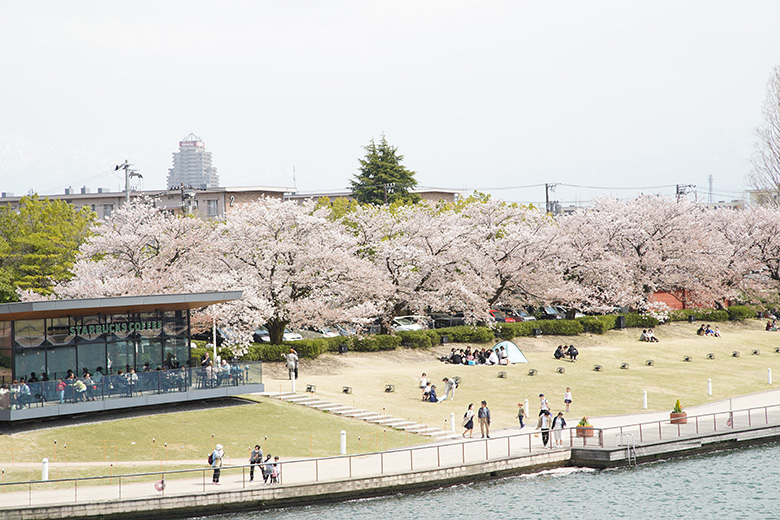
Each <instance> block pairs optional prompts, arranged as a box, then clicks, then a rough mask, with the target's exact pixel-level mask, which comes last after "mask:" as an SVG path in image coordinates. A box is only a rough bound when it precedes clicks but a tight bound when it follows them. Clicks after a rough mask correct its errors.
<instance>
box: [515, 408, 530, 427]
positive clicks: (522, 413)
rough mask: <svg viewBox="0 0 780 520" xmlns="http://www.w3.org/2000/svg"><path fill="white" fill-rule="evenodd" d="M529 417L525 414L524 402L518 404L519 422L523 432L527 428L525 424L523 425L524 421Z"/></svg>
mask: <svg viewBox="0 0 780 520" xmlns="http://www.w3.org/2000/svg"><path fill="white" fill-rule="evenodd" d="M526 417H528V416H527V415H526V414H525V405H523V402H522V401H520V402H519V403H517V420H518V421H520V429H521V430H522V429H523V428H525V424H524V423H523V420H524V419H525V418H526Z"/></svg>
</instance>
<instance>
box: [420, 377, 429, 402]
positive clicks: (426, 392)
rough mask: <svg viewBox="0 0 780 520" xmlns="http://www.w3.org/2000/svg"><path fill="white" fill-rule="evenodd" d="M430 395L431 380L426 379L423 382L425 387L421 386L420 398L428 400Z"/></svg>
mask: <svg viewBox="0 0 780 520" xmlns="http://www.w3.org/2000/svg"><path fill="white" fill-rule="evenodd" d="M430 396H431V382H430V381H427V382H426V383H425V387H424V388H423V394H422V400H423V401H430Z"/></svg>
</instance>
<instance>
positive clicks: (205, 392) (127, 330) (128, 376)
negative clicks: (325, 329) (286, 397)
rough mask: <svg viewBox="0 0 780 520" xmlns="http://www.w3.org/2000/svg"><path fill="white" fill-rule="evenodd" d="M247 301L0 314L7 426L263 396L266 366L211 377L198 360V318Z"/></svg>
mask: <svg viewBox="0 0 780 520" xmlns="http://www.w3.org/2000/svg"><path fill="white" fill-rule="evenodd" d="M239 298H241V292H240V291H230V292H212V293H196V294H166V295H150V296H121V297H111V298H89V299H81V300H50V301H38V302H22V303H8V304H2V305H0V383H2V386H3V391H2V395H0V421H17V420H28V419H42V418H47V417H56V416H64V415H73V414H77V413H88V412H97V411H101V410H109V409H121V408H131V407H138V406H149V405H158V404H164V403H173V402H182V401H192V400H201V399H211V398H220V397H227V396H231V395H238V394H246V393H251V392H258V391H262V390H263V384H262V371H261V367H260V364H259V363H233V364H232V365H231V367H230V369H229V370H226V371H220V370H218V369H217V370H211V369H206V368H204V367H201V366H200V365H201V364H200V359H197V358H193V355H192V353H191V341H190V313H191V311H192V310H193V309H200V308H203V307H207V306H209V305H215V304H219V303H224V302H228V301H231V300H236V299H239ZM133 372H134V373H133ZM222 372H224V373H222ZM85 374H90V377H89V378H87V377H86V376H85ZM82 383H86V384H82Z"/></svg>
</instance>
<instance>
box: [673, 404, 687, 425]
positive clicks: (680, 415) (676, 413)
mask: <svg viewBox="0 0 780 520" xmlns="http://www.w3.org/2000/svg"><path fill="white" fill-rule="evenodd" d="M669 418H670V419H671V420H672V424H688V414H687V413H685V412H684V411H683V409H682V406H681V405H680V400H679V399H678V400H677V402H676V403H674V409H673V410H672V413H670V414H669Z"/></svg>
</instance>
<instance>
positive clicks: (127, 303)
mask: <svg viewBox="0 0 780 520" xmlns="http://www.w3.org/2000/svg"><path fill="white" fill-rule="evenodd" d="M242 294H243V293H242V291H222V292H206V293H190V294H156V295H147V296H113V297H106V298H84V299H79V300H46V301H38V302H21V303H4V304H0V321H13V320H34V319H41V318H59V317H64V316H91V315H93V314H124V313H128V312H149V311H153V310H162V311H179V310H184V309H199V308H201V307H206V306H209V305H215V304H218V303H225V302H229V301H233V300H238V299H240V298H241V295H242Z"/></svg>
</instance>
